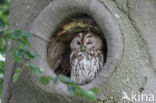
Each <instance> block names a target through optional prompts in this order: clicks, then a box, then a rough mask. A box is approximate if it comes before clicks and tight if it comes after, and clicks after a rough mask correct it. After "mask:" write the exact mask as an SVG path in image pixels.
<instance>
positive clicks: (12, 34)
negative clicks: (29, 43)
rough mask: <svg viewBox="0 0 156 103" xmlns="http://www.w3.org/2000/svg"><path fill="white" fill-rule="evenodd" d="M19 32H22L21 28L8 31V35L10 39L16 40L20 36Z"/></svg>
mask: <svg viewBox="0 0 156 103" xmlns="http://www.w3.org/2000/svg"><path fill="white" fill-rule="evenodd" d="M21 34H22V32H21V30H15V31H13V32H11V33H10V35H9V37H10V39H13V40H18V39H20V38H21V37H22V35H21Z"/></svg>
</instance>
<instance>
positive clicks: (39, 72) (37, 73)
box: [29, 64, 43, 75]
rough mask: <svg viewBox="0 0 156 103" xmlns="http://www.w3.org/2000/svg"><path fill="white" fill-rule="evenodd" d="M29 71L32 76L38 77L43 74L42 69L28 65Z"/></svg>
mask: <svg viewBox="0 0 156 103" xmlns="http://www.w3.org/2000/svg"><path fill="white" fill-rule="evenodd" d="M29 69H30V71H32V72H33V73H34V74H36V75H39V74H41V73H42V72H43V69H42V68H39V67H37V66H36V65H33V64H30V65H29Z"/></svg>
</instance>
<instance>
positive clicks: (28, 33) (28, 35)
mask: <svg viewBox="0 0 156 103" xmlns="http://www.w3.org/2000/svg"><path fill="white" fill-rule="evenodd" d="M22 35H23V36H24V37H26V38H32V37H33V35H32V33H30V32H28V31H26V30H22Z"/></svg>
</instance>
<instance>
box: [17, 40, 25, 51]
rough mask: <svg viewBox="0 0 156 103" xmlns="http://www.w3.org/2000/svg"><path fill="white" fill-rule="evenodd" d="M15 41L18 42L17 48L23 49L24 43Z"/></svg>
mask: <svg viewBox="0 0 156 103" xmlns="http://www.w3.org/2000/svg"><path fill="white" fill-rule="evenodd" d="M17 43H18V48H19V49H25V44H24V43H22V42H20V41H18V42H17Z"/></svg>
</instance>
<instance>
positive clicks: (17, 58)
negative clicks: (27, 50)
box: [14, 52, 22, 63]
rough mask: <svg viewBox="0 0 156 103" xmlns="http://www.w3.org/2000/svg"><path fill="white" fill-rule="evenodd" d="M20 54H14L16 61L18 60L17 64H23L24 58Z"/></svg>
mask: <svg viewBox="0 0 156 103" xmlns="http://www.w3.org/2000/svg"><path fill="white" fill-rule="evenodd" d="M17 54H18V53H17V52H15V53H14V59H15V60H16V62H18V63H21V62H22V57H21V56H18V55H17Z"/></svg>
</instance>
